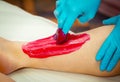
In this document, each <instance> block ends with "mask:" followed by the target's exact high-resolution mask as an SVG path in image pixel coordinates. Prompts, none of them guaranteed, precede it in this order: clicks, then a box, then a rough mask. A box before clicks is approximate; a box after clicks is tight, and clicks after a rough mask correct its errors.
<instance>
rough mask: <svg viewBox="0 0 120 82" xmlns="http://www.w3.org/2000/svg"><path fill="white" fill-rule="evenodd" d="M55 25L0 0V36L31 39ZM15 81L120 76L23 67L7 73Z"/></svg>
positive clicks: (96, 80) (106, 80)
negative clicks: (100, 75)
mask: <svg viewBox="0 0 120 82" xmlns="http://www.w3.org/2000/svg"><path fill="white" fill-rule="evenodd" d="M55 27H57V25H56V24H55V23H53V22H51V21H49V20H47V19H45V18H42V17H37V16H33V15H31V14H29V13H27V12H25V11H23V10H22V9H20V8H18V7H16V6H13V5H10V4H8V3H6V2H4V1H1V0H0V36H1V37H4V38H6V39H9V40H19V41H31V40H35V39H38V38H43V37H46V36H49V35H51V34H53V33H54V32H55V31H56V28H55ZM9 76H10V77H11V78H13V79H14V80H15V81H17V82H120V76H116V77H95V76H90V75H83V74H73V73H64V72H55V71H48V70H40V69H30V68H25V69H21V70H18V71H16V72H14V73H12V74H10V75H9Z"/></svg>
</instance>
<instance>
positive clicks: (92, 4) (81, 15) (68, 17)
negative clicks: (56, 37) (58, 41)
mask: <svg viewBox="0 0 120 82" xmlns="http://www.w3.org/2000/svg"><path fill="white" fill-rule="evenodd" d="M100 2H101V0H57V1H56V9H55V10H54V15H55V16H56V18H57V20H58V27H59V28H61V29H62V30H63V32H64V33H65V34H67V33H68V31H69V30H70V28H71V27H72V25H73V23H74V21H75V20H76V19H77V18H78V20H79V21H80V22H81V23H85V22H88V21H89V20H91V19H92V18H94V16H95V14H96V12H97V10H98V8H99V5H100Z"/></svg>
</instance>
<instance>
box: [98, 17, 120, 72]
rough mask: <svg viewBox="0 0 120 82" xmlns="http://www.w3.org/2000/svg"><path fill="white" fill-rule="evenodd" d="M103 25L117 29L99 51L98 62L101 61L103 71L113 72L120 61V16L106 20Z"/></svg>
mask: <svg viewBox="0 0 120 82" xmlns="http://www.w3.org/2000/svg"><path fill="white" fill-rule="evenodd" d="M103 24H106V25H109V24H110V25H111V24H114V25H115V27H114V29H113V30H112V32H111V33H110V35H109V36H108V37H107V39H106V40H105V41H104V43H103V44H102V46H101V48H100V49H99V51H98V53H97V55H96V60H97V61H101V63H100V70H101V71H105V70H106V71H108V72H110V71H112V70H113V69H114V68H115V66H116V65H117V63H118V61H119V60H120V15H118V16H115V17H112V18H110V19H107V20H104V21H103Z"/></svg>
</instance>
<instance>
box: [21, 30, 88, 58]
mask: <svg viewBox="0 0 120 82" xmlns="http://www.w3.org/2000/svg"><path fill="white" fill-rule="evenodd" d="M61 31H62V30H61ZM60 33H61V32H60ZM61 36H63V35H61ZM55 37H56V35H52V36H49V37H47V38H44V39H39V40H36V41H32V42H29V43H27V44H25V45H23V46H22V50H23V51H24V53H26V54H28V56H30V57H33V58H47V57H52V56H59V55H67V54H68V53H71V52H73V51H76V50H78V49H80V47H81V46H82V45H83V44H84V43H85V42H86V41H87V40H89V39H90V37H89V35H88V34H86V33H84V34H77V35H74V34H69V33H68V34H67V35H66V38H67V39H66V38H65V39H66V40H64V39H63V38H61V39H63V40H62V41H56V39H55ZM61 39H60V40H61ZM63 41H65V42H64V43H62V44H57V42H59V43H61V42H63Z"/></svg>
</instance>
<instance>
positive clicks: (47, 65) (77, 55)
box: [0, 26, 120, 76]
mask: <svg viewBox="0 0 120 82" xmlns="http://www.w3.org/2000/svg"><path fill="white" fill-rule="evenodd" d="M112 29H113V26H103V27H99V28H97V29H93V30H90V31H86V33H87V34H89V35H90V38H91V39H90V40H89V41H88V42H87V43H85V44H84V45H83V46H82V47H81V48H80V49H79V50H77V51H75V52H72V53H70V54H67V55H61V56H55V57H50V58H45V59H36V58H29V57H28V56H27V55H26V54H24V53H23V52H22V50H21V45H22V44H24V43H21V42H10V41H7V40H4V41H3V39H1V43H3V44H2V45H3V47H1V48H4V49H1V51H0V52H2V54H3V55H2V56H1V59H2V62H1V60H0V62H1V65H0V67H2V68H3V69H2V70H1V69H0V70H1V72H3V73H6V74H7V73H10V72H12V71H14V70H16V69H19V68H23V67H32V68H41V69H50V70H57V71H66V72H75V73H84V74H91V75H97V76H113V75H117V74H120V71H119V69H120V63H118V65H117V66H116V68H115V69H114V70H113V71H112V72H110V73H108V72H101V71H100V70H99V62H96V60H95V55H96V53H97V51H98V49H99V48H100V46H101V44H102V43H103V41H104V40H105V38H106V37H107V36H108V35H109V33H110V32H111V31H112ZM6 44H7V45H6ZM8 45H9V46H8ZM3 50H5V51H3ZM6 50H7V51H6ZM6 54H7V55H6ZM0 55H1V54H0ZM4 61H8V62H4ZM8 65H9V66H8ZM8 68H9V69H8Z"/></svg>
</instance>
